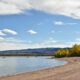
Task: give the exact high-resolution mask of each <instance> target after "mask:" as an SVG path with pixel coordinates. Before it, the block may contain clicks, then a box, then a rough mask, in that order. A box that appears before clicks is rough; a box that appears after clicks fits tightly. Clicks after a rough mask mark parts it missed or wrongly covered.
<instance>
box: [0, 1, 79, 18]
mask: <svg viewBox="0 0 80 80" xmlns="http://www.w3.org/2000/svg"><path fill="white" fill-rule="evenodd" d="M30 9H35V10H40V11H43V12H47V13H50V14H59V15H65V16H70V17H73V18H77V19H80V0H47V1H46V0H1V1H0V14H18V13H23V12H25V10H30Z"/></svg>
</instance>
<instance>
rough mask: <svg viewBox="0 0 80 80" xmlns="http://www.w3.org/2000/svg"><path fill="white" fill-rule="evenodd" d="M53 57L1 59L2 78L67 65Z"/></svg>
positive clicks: (0, 71) (0, 73) (0, 74)
mask: <svg viewBox="0 0 80 80" xmlns="http://www.w3.org/2000/svg"><path fill="white" fill-rule="evenodd" d="M50 58H51V57H0V76H8V75H15V74H20V73H25V72H31V71H36V70H41V69H46V68H50V67H55V66H60V65H64V64H66V62H64V61H59V60H56V59H50Z"/></svg>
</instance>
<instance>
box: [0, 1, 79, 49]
mask: <svg viewBox="0 0 80 80" xmlns="http://www.w3.org/2000/svg"><path fill="white" fill-rule="evenodd" d="M18 1H19V0H18ZM18 1H16V0H2V1H0V4H1V5H0V50H11V49H27V48H44V47H70V46H72V45H73V44H76V43H77V44H79V43H80V15H79V12H80V11H79V9H78V6H79V5H80V1H79V0H77V1H76V3H75V0H69V1H67V3H66V1H65V0H57V2H56V0H51V1H49V0H48V3H49V4H47V1H45V0H43V1H42V0H39V1H37V0H35V1H34V2H33V1H32V0H30V1H31V2H29V0H20V2H18ZM5 2H7V3H5ZM21 2H23V3H25V2H26V3H27V4H24V5H23V4H22V3H21ZM32 2H33V3H32ZM54 2H55V3H54ZM59 2H61V3H60V4H59V7H56V5H57V4H58V3H59ZM30 3H32V5H31V4H30ZM39 3H43V4H42V5H41V4H39ZM65 3H66V5H65V6H66V7H64V5H63V4H65ZM74 3H75V5H74ZM45 4H47V5H46V6H45ZM76 4H77V5H76ZM15 5H16V6H15ZM51 5H52V6H51ZM73 5H74V6H73ZM15 7H16V8H15ZM75 8H76V10H75ZM67 10H68V11H67ZM69 10H70V11H69ZM76 12H77V13H76Z"/></svg>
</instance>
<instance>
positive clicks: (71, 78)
mask: <svg viewBox="0 0 80 80" xmlns="http://www.w3.org/2000/svg"><path fill="white" fill-rule="evenodd" d="M59 60H64V61H68V63H67V64H65V65H63V66H58V67H55V68H48V69H44V70H38V71H34V72H28V73H23V74H18V75H14V76H7V77H0V80H80V57H69V58H67V57H66V58H60V59H59Z"/></svg>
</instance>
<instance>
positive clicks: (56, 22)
mask: <svg viewBox="0 0 80 80" xmlns="http://www.w3.org/2000/svg"><path fill="white" fill-rule="evenodd" d="M53 23H54V24H55V25H64V23H63V22H62V21H54V22H53Z"/></svg>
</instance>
